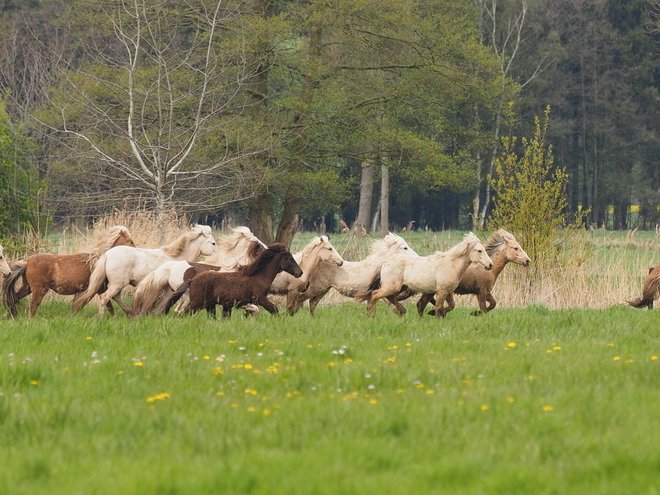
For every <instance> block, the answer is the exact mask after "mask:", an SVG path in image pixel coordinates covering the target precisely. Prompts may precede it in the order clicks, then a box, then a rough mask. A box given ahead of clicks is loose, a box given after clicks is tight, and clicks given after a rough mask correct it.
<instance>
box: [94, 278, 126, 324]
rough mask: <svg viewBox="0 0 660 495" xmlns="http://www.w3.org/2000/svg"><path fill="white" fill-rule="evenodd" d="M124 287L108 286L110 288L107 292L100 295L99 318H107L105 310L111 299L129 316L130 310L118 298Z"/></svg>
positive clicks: (117, 285)
mask: <svg viewBox="0 0 660 495" xmlns="http://www.w3.org/2000/svg"><path fill="white" fill-rule="evenodd" d="M123 288H124V287H123V286H121V285H119V284H108V288H107V289H106V291H105V292H104V293H102V294H99V298H100V301H99V314H98V315H99V317H103V316H105V308H106V304H108V303H109V302H110V300H111V299H113V300H114V301H115V302H117V304H119V306H120V307H121V308H122V309H123V310H124V311H126V314H128V308H127V307H125V306H124V303H123V302H121V298H120V297H118V296H119V294H121V290H122V289H123Z"/></svg>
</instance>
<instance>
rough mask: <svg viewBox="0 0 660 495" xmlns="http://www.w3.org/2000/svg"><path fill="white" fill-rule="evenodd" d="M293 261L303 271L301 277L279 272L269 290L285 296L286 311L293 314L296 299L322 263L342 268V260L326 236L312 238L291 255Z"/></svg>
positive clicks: (307, 285)
mask: <svg viewBox="0 0 660 495" xmlns="http://www.w3.org/2000/svg"><path fill="white" fill-rule="evenodd" d="M293 259H295V260H296V263H298V265H299V266H300V268H301V269H302V271H303V274H302V277H300V278H295V277H294V276H293V275H291V274H289V273H287V272H280V273H278V274H277V276H276V277H275V280H274V281H273V285H272V286H271V288H270V293H271V294H279V295H286V296H287V301H286V309H287V311H289V313H291V314H293V310H292V309H293V307H294V305H295V302H296V299H297V298H298V297H299V296H300V294H301V293H303V292H305V291H306V290H307V287H309V284H310V282H311V281H312V280H313V279H314V277H315V275H316V272H317V271H318V269H319V267H320V266H321V265H322V264H323V263H328V264H334V265H336V266H342V265H343V263H344V259H343V258H342V257H341V254H339V253H338V252H337V250H336V249H335V248H334V246H333V245H332V244H331V243H330V239H328V237H327V236H324V235H323V236H321V237H314V239H312V241H311V242H310V243H309V244H307V246H305V248H304V249H303V250H302V251H300V252H299V253H296V254H294V255H293Z"/></svg>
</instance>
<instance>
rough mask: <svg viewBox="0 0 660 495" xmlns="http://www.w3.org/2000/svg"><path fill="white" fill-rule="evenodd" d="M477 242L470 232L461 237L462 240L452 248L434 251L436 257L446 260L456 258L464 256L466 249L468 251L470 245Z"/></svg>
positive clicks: (476, 238)
mask: <svg viewBox="0 0 660 495" xmlns="http://www.w3.org/2000/svg"><path fill="white" fill-rule="evenodd" d="M475 242H479V238H478V237H477V236H476V235H475V234H474V233H472V232H468V233H467V234H465V235H464V236H463V240H462V241H461V242H459V243H458V244H456V245H455V246H454V247H451V248H449V249H448V250H447V251H444V252H443V251H436V253H435V255H436V256H442V257H447V258H458V257H459V256H464V255H465V254H466V253H467V252H468V249H470V244H474V243H475Z"/></svg>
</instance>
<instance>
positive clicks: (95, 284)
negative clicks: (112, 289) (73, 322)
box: [70, 254, 108, 313]
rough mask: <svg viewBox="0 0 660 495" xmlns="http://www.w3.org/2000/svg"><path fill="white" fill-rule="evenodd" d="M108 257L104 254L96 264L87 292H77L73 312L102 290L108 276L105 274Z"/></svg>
mask: <svg viewBox="0 0 660 495" xmlns="http://www.w3.org/2000/svg"><path fill="white" fill-rule="evenodd" d="M107 259H108V257H107V255H106V254H103V255H102V256H101V257H100V258H99V259H98V261H97V262H96V265H94V270H93V271H92V274H91V275H90V277H89V284H88V286H87V290H86V291H85V292H81V293H79V294H76V296H75V297H74V298H73V302H72V303H71V311H70V312H71V313H73V312H74V311H78V310H79V309H82V308H83V307H84V306H85V305H86V304H87V303H88V302H89V301H91V300H92V298H93V297H94V296H95V295H96V294H100V293H101V292H102V289H103V287H104V286H105V282H106V276H105V262H106V260H107Z"/></svg>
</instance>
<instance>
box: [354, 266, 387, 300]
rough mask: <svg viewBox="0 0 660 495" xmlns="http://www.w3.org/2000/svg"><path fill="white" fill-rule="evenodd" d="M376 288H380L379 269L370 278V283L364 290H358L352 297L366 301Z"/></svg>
mask: <svg viewBox="0 0 660 495" xmlns="http://www.w3.org/2000/svg"><path fill="white" fill-rule="evenodd" d="M376 289H380V271H379V272H378V273H377V274H376V275H375V276H374V278H372V279H371V283H370V284H369V287H368V288H367V289H366V290H361V291H358V292H357V293H356V294H355V296H353V297H355V299H357V300H358V301H366V300H368V299H371V293H372V292H373V291H375V290H376Z"/></svg>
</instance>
